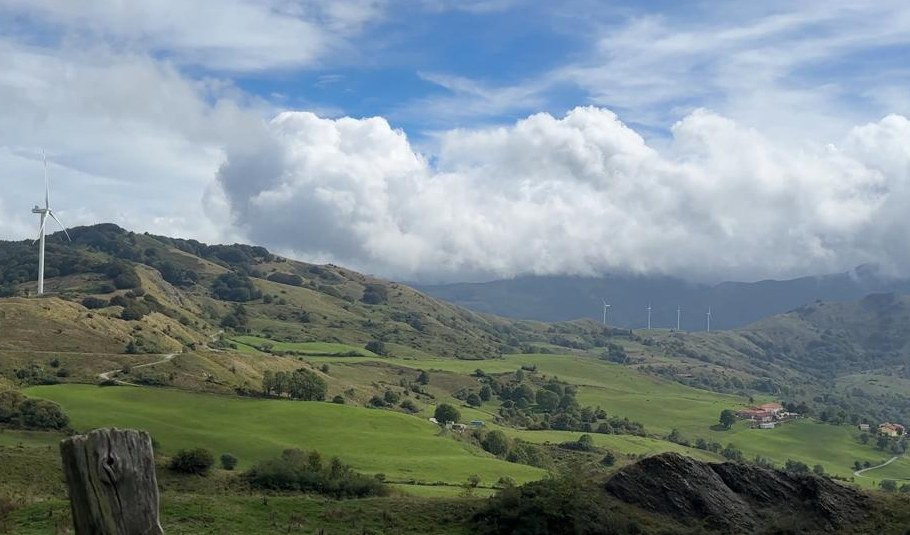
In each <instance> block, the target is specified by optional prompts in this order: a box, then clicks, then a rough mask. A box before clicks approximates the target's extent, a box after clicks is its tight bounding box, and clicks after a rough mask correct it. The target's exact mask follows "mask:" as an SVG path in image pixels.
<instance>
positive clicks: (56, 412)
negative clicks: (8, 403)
mask: <svg viewBox="0 0 910 535" xmlns="http://www.w3.org/2000/svg"><path fill="white" fill-rule="evenodd" d="M69 423H70V420H69V417H67V415H66V414H65V413H64V412H63V409H62V408H60V405H57V404H56V403H54V402H53V401H47V400H44V399H26V400H24V401H23V402H22V403H20V404H19V425H21V426H22V427H25V428H28V429H58V430H59V429H66V428H67V427H68V426H69Z"/></svg>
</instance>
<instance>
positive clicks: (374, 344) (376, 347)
mask: <svg viewBox="0 0 910 535" xmlns="http://www.w3.org/2000/svg"><path fill="white" fill-rule="evenodd" d="M364 348H365V349H366V350H367V351H371V352H373V353H376V354H377V355H379V356H385V355H388V351H386V348H385V344H384V343H382V342H380V341H379V340H370V341H369V342H367V345H366V346H364Z"/></svg>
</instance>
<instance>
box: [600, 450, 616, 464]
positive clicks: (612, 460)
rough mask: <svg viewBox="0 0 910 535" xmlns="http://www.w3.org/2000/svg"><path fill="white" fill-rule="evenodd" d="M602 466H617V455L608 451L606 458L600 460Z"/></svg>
mask: <svg viewBox="0 0 910 535" xmlns="http://www.w3.org/2000/svg"><path fill="white" fill-rule="evenodd" d="M600 464H602V465H604V466H613V465H614V464H616V455H615V454H614V453H613V452H612V451H608V452H607V454H606V455H604V458H603V459H601V460H600Z"/></svg>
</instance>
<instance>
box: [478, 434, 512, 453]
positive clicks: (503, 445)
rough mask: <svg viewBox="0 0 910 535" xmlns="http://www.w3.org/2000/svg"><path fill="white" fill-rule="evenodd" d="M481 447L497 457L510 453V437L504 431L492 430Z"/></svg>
mask: <svg viewBox="0 0 910 535" xmlns="http://www.w3.org/2000/svg"><path fill="white" fill-rule="evenodd" d="M480 445H481V447H482V448H483V449H484V450H486V451H488V452H490V453H492V454H493V455H495V456H497V457H502V456H503V455H505V454H507V453H509V437H507V436H506V434H505V433H503V432H502V431H490V432H489V433H487V436H485V437H484V438H483V441H481V443H480Z"/></svg>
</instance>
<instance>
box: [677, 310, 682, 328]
mask: <svg viewBox="0 0 910 535" xmlns="http://www.w3.org/2000/svg"><path fill="white" fill-rule="evenodd" d="M681 315H682V307H681V306H679V305H676V330H677V332H678V331H679V317H680V316H681Z"/></svg>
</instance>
